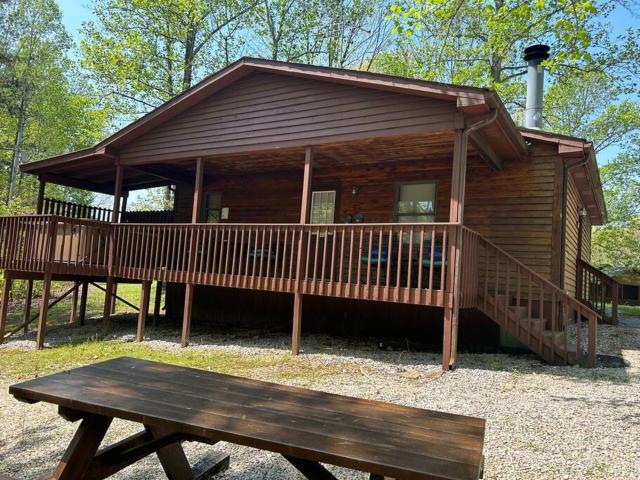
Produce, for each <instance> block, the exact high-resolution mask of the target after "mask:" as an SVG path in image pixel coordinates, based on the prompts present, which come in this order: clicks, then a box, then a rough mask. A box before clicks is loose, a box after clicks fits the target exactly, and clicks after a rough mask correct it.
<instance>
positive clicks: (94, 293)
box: [7, 282, 156, 332]
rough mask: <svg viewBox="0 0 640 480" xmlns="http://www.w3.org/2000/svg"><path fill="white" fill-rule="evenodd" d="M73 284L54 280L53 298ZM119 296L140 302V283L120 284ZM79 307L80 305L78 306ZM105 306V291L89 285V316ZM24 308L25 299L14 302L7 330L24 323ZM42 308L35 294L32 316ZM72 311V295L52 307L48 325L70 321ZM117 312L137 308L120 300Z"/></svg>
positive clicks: (132, 301)
mask: <svg viewBox="0 0 640 480" xmlns="http://www.w3.org/2000/svg"><path fill="white" fill-rule="evenodd" d="M71 286H72V284H71V283H68V282H53V283H52V285H51V291H52V293H51V299H50V302H51V301H52V300H53V299H55V298H56V297H58V296H60V295H63V294H64V293H65V292H66V291H67V290H68V289H69V288H71ZM155 288H156V287H155V283H154V284H153V285H152V287H151V295H150V298H151V305H150V310H151V311H153V299H154V298H155ZM118 296H120V297H122V298H124V299H125V300H127V301H128V302H131V303H132V304H134V305H138V304H139V303H140V285H136V284H122V285H118ZM79 303H80V301H79V300H78V304H79ZM78 308H79V307H78ZM103 308H104V292H102V291H101V290H100V289H98V288H96V287H94V286H93V285H89V294H88V296H87V317H94V316H102V311H103ZM23 310H24V301H23V300H20V301H17V302H13V303H12V304H11V306H10V309H9V313H8V315H7V331H8V332H9V331H11V330H12V329H14V328H15V327H17V326H18V325H20V324H22V322H23V319H22V312H23ZM39 310H40V302H39V298H38V297H36V295H35V294H34V297H33V302H32V306H31V318H33V317H35V316H36V315H37V314H38V312H39ZM70 311H71V295H69V296H68V297H67V298H65V299H64V300H63V301H61V302H60V303H58V304H57V305H55V306H54V307H53V308H51V309H50V310H49V312H48V315H47V325H62V324H65V323H68V322H69V312H70ZM116 313H135V310H134V309H132V308H131V307H129V306H128V305H125V304H124V303H122V302H120V301H118V302H116ZM36 324H37V320H34V321H33V322H31V324H30V329H34V328H35V325H36Z"/></svg>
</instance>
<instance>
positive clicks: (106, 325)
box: [102, 277, 113, 336]
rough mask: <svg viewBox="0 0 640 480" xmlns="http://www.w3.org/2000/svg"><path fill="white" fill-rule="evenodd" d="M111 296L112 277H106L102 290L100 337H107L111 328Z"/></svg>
mask: <svg viewBox="0 0 640 480" xmlns="http://www.w3.org/2000/svg"><path fill="white" fill-rule="evenodd" d="M111 295H113V277H107V283H106V287H105V288H104V308H103V309H102V335H103V336H104V335H107V334H108V333H109V329H110V328H111V325H110V324H111Z"/></svg>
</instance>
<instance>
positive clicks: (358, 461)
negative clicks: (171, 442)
mask: <svg viewBox="0 0 640 480" xmlns="http://www.w3.org/2000/svg"><path fill="white" fill-rule="evenodd" d="M136 377H137V378H136ZM162 379H164V380H162ZM138 380H140V383H139V384H138ZM176 382H177V383H176ZM132 384H136V389H131V388H130V386H131V385H132ZM189 385H191V386H192V387H191V388H190V387H189ZM200 388H204V390H200ZM10 390H11V393H12V394H13V395H16V397H17V398H21V399H27V400H28V399H31V400H44V401H49V402H52V403H57V404H70V403H73V404H74V405H75V408H82V409H83V410H85V411H96V412H102V413H103V414H105V415H112V414H113V415H115V416H117V417H119V418H124V419H128V420H133V421H139V420H140V419H142V418H144V419H145V421H148V422H149V424H150V425H153V426H165V427H166V428H172V429H176V428H177V429H179V431H181V432H183V433H185V434H193V435H203V433H206V432H208V433H206V435H205V436H209V435H210V436H211V438H215V439H221V440H228V441H232V442H234V443H239V444H242V445H249V446H255V447H257V448H263V449H268V450H271V451H274V452H278V453H283V454H286V455H290V456H292V457H295V458H299V459H303V460H308V461H312V462H328V463H333V464H336V465H341V466H345V467H348V468H356V469H360V470H363V471H366V472H371V473H374V474H378V475H386V476H390V477H396V478H416V479H418V478H423V479H426V478H431V479H433V478H477V473H478V468H479V467H478V465H479V463H478V462H480V457H481V450H482V440H483V435H484V422H483V421H482V420H479V419H471V418H468V417H462V416H456V415H450V414H443V413H439V412H430V411H425V410H419V409H412V408H409V407H401V406H398V405H390V404H384V403H382V402H370V401H366V400H361V399H350V398H348V397H341V396H337V395H330V394H326V393H321V392H310V391H306V390H302V389H297V388H292V387H284V386H279V385H274V384H269V383H264V382H258V381H253V380H247V379H239V378H235V377H228V376H224V375H219V374H214V373H210V372H203V371H198V370H194V369H187V368H183V367H173V366H168V365H163V364H159V363H154V362H147V361H142V360H135V359H126V358H125V359H118V360H112V361H109V362H104V363H102V364H97V365H94V366H91V367H83V368H82V369H77V370H74V371H71V372H69V373H65V374H55V375H52V376H49V377H43V378H39V379H35V380H31V381H28V382H24V383H23V384H19V385H14V386H12V387H11V389H10ZM105 391H109V392H110V394H109V395H104V392H105ZM216 392H218V393H216ZM237 395H241V397H242V398H243V399H242V398H240V397H237ZM252 395H253V396H252ZM268 397H270V399H269V398H268ZM287 402H288V403H289V404H294V406H295V405H297V407H296V408H297V410H296V408H291V405H286V403H287ZM305 408H306V409H307V415H306V418H305V415H304V413H305V412H304V409H305ZM238 409H240V410H238ZM274 409H275V410H274ZM287 411H289V413H287ZM194 412H198V414H197V415H194ZM332 412H333V413H332ZM332 415H333V416H332ZM336 415H337V416H336ZM345 415H356V416H357V417H358V418H359V420H355V419H351V420H348V418H347V417H345ZM324 417H326V418H324ZM386 420H389V421H390V422H391V425H390V428H391V432H390V433H389V434H388V435H387V433H386V432H385V430H384V427H383V425H382V423H384V421H386ZM283 422H284V423H283ZM327 422H329V423H327ZM376 422H378V424H377V423H376ZM283 425H288V427H287V428H282V426H283ZM402 425H404V427H405V430H406V432H404V433H406V434H405V435H403V431H402V430H401V426H402ZM434 425H435V426H436V427H435V428H440V429H443V430H444V431H443V432H441V433H439V434H436V433H435V431H434V432H432V433H429V432H431V430H429V428H433V426H434ZM422 427H427V428H422ZM448 430H452V431H451V432H448V433H445V431H448ZM461 430H464V432H465V433H462V431H461ZM302 432H304V433H302ZM456 432H457V433H456ZM327 435H328V436H327ZM407 435H408V437H407ZM451 435H453V436H454V437H455V438H459V439H461V440H460V441H461V442H462V443H461V444H460V445H461V447H462V448H452V447H451V446H450V445H447V443H446V442H448V441H454V440H451V439H452V438H453V437H451ZM330 438H334V439H335V440H329V439H330ZM429 438H432V439H433V441H431V440H429ZM465 438H466V439H467V440H465V441H463V440H462V439H465ZM438 439H441V440H443V441H445V443H444V444H442V443H441V442H440V443H438ZM465 442H466V443H465ZM469 442H471V443H469ZM465 444H466V445H467V446H466V447H465V446H464V445H465ZM410 445H412V447H409V446H410ZM472 445H475V446H472ZM454 451H455V453H453V452H454ZM399 457H401V458H399Z"/></svg>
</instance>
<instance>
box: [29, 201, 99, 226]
mask: <svg viewBox="0 0 640 480" xmlns="http://www.w3.org/2000/svg"><path fill="white" fill-rule="evenodd" d="M42 213H43V214H44V215H58V216H61V217H67V218H84V219H87V220H98V221H100V222H110V221H111V209H110V208H102V207H92V206H91V205H83V204H80V203H73V202H65V201H63V200H56V199H55V198H48V197H45V198H44V199H43V201H42Z"/></svg>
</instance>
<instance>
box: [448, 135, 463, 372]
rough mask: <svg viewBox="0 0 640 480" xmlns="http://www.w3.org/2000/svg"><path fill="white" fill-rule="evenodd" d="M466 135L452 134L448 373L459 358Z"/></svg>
mask: <svg viewBox="0 0 640 480" xmlns="http://www.w3.org/2000/svg"><path fill="white" fill-rule="evenodd" d="M467 143H468V139H467V134H466V133H465V131H464V130H463V129H458V130H456V131H455V134H454V143H453V166H452V171H451V198H450V204H449V222H450V223H456V224H458V226H457V227H456V228H455V229H454V230H453V235H452V237H451V239H450V241H451V248H450V254H449V274H448V276H447V289H448V290H449V299H448V301H447V305H445V308H444V334H443V345H442V369H443V370H444V371H447V370H449V369H450V368H452V367H454V366H455V363H456V359H457V355H458V320H459V315H460V276H461V271H460V269H461V257H462V254H461V250H462V231H461V226H462V222H463V218H464V215H463V213H464V194H465V182H466V173H467Z"/></svg>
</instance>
